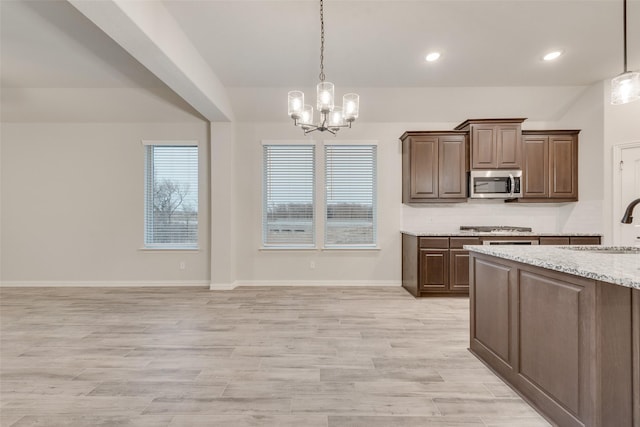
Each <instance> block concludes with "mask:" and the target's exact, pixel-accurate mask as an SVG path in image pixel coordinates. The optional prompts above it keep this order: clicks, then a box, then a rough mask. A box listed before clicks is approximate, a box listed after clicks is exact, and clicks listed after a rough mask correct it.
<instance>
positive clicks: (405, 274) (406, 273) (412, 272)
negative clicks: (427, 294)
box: [402, 233, 420, 297]
mask: <svg viewBox="0 0 640 427" xmlns="http://www.w3.org/2000/svg"><path fill="white" fill-rule="evenodd" d="M402 287H403V288H405V289H406V290H407V291H409V293H410V294H411V295H413V296H414V297H418V296H420V289H419V284H418V238H417V237H416V236H412V235H410V234H404V233H403V234H402Z"/></svg>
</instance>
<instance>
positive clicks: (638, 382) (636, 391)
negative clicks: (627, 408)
mask: <svg viewBox="0 0 640 427" xmlns="http://www.w3.org/2000/svg"><path fill="white" fill-rule="evenodd" d="M631 306H632V309H631V323H632V334H633V338H632V340H633V341H632V346H633V362H632V363H633V425H634V427H640V289H632V291H631Z"/></svg>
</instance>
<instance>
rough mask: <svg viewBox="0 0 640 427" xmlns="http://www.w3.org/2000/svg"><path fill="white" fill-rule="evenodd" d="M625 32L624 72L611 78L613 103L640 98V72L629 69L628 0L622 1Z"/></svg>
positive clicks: (624, 102) (622, 102)
mask: <svg viewBox="0 0 640 427" xmlns="http://www.w3.org/2000/svg"><path fill="white" fill-rule="evenodd" d="M622 7H623V9H622V10H623V12H622V22H623V33H624V37H623V40H624V45H623V46H624V48H623V50H624V72H623V73H622V74H620V75H618V76H616V77H614V78H612V79H611V104H613V105H621V104H628V103H629V102H633V101H637V100H638V99H640V72H638V71H629V70H628V69H627V0H623V3H622Z"/></svg>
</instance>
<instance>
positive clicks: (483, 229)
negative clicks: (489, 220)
mask: <svg viewBox="0 0 640 427" xmlns="http://www.w3.org/2000/svg"><path fill="white" fill-rule="evenodd" d="M460 231H474V232H477V233H526V232H531V231H532V229H531V227H513V226H509V225H461V226H460Z"/></svg>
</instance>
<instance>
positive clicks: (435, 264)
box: [420, 249, 449, 292]
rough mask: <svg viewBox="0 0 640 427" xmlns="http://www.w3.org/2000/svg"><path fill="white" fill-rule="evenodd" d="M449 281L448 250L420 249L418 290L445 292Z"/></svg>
mask: <svg viewBox="0 0 640 427" xmlns="http://www.w3.org/2000/svg"><path fill="white" fill-rule="evenodd" d="M448 282H449V251H448V250H439V249H420V290H421V291H422V292H446V291H447V284H448Z"/></svg>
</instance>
